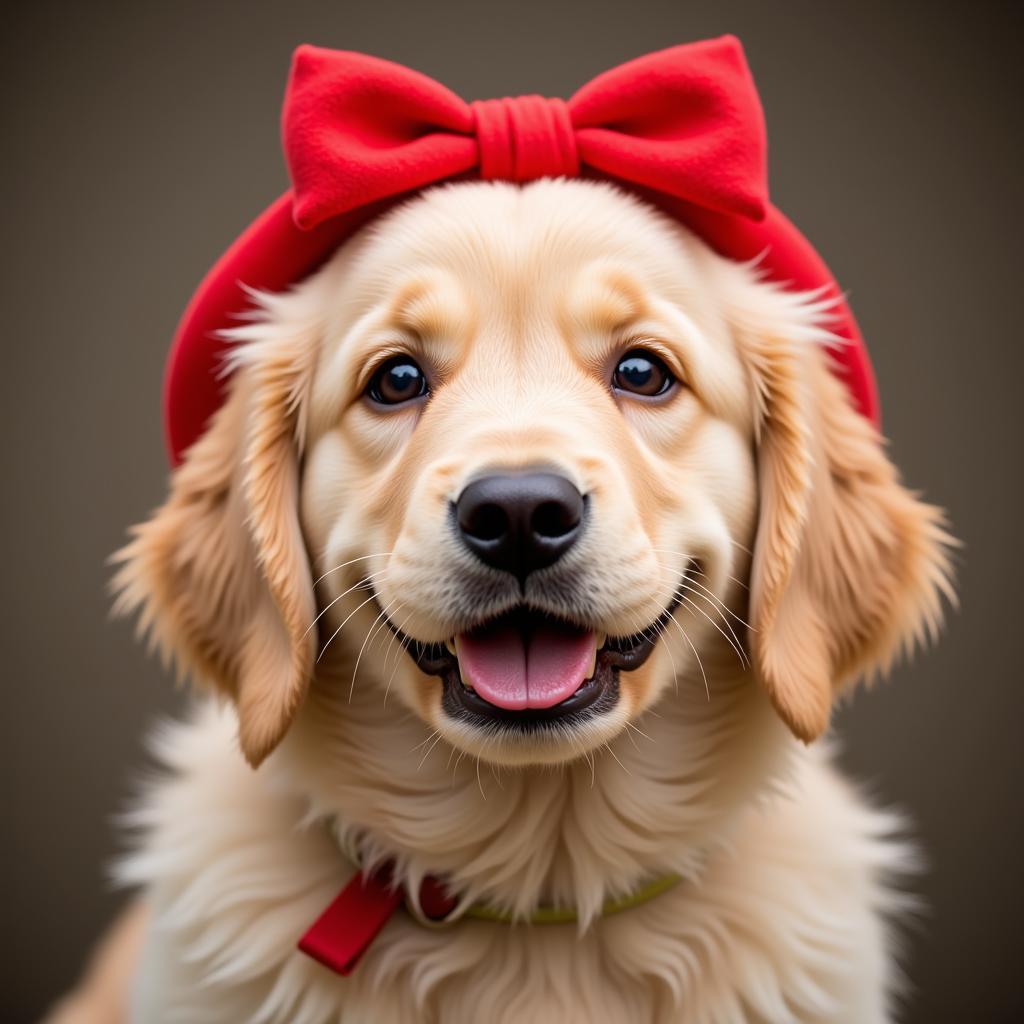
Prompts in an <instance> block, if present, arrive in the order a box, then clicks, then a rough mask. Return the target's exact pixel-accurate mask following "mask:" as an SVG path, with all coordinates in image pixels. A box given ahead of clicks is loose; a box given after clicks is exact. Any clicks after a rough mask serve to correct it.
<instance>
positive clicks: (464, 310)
mask: <svg viewBox="0 0 1024 1024" xmlns="http://www.w3.org/2000/svg"><path fill="white" fill-rule="evenodd" d="M392 316H393V318H394V320H395V322H396V323H397V324H399V325H400V326H401V327H403V328H405V329H406V330H408V331H411V332H413V333H414V334H417V335H419V336H420V337H422V338H445V337H449V338H450V337H458V336H461V335H462V334H463V333H464V332H465V331H466V328H467V326H468V319H469V309H468V307H467V304H466V302H465V301H464V299H463V296H462V295H461V294H460V289H458V287H457V286H456V284H455V282H453V281H451V280H450V279H448V278H447V277H441V276H434V275H431V276H429V277H425V278H417V280H415V281H410V282H409V283H408V284H406V285H405V286H404V287H403V288H402V289H401V291H400V292H399V293H398V295H397V296H396V298H395V302H394V305H393V307H392Z"/></svg>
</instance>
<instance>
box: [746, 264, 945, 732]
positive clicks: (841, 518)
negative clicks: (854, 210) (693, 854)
mask: <svg viewBox="0 0 1024 1024" xmlns="http://www.w3.org/2000/svg"><path fill="white" fill-rule="evenodd" d="M758 290H759V292H760V293H761V294H760V297H759V301H760V302H761V303H762V308H761V309H760V310H756V309H752V308H750V307H748V309H747V310H746V311H745V313H744V314H743V315H742V317H741V319H742V320H743V329H742V330H741V331H740V335H741V339H742V343H743V346H744V348H745V350H746V353H747V356H748V358H749V359H750V365H751V367H752V372H753V374H754V379H755V387H756V390H757V392H758V394H759V396H760V399H761V407H760V410H759V427H758V440H757V458H758V476H759V490H760V513H759V520H758V526H757V536H756V540H755V546H754V552H753V556H754V558H753V567H752V572H751V591H750V595H751V596H750V600H751V605H750V613H751V625H752V627H753V632H752V637H751V643H752V647H753V653H754V662H755V666H756V669H757V672H758V674H759V676H760V677H761V680H762V682H763V684H764V686H765V687H766V688H767V690H768V693H769V695H770V697H771V699H772V702H773V704H774V705H775V708H776V710H777V711H778V713H779V715H780V716H781V717H782V719H783V720H784V721H785V722H786V724H787V725H788V726H789V728H790V729H791V730H792V731H793V732H794V733H795V734H796V735H797V736H798V737H799V738H800V739H802V740H804V741H805V742H810V741H811V740H813V739H815V738H816V737H818V736H820V735H821V733H822V732H824V731H825V729H826V728H827V726H828V722H829V716H830V712H831V708H832V702H833V697H834V694H835V692H836V690H837V689H838V687H839V686H841V685H842V683H844V682H846V681H848V680H850V679H852V678H854V677H856V676H858V675H862V674H869V675H870V674H872V673H874V672H876V671H879V670H882V671H884V670H886V669H888V667H889V666H890V664H891V662H892V660H893V657H894V655H895V654H896V653H897V652H898V651H899V650H900V649H901V648H905V649H907V650H910V649H911V648H912V647H913V646H914V645H915V643H917V642H920V641H921V640H922V639H923V638H924V636H925V635H926V634H927V635H928V636H929V637H933V636H934V635H935V633H936V632H937V630H938V627H939V625H940V623H941V619H942V601H941V595H943V594H944V595H946V597H947V598H949V599H950V600H953V592H952V586H951V582H950V564H949V556H948V553H949V547H950V545H951V544H952V543H953V541H952V539H951V538H950V536H949V534H948V533H947V532H946V531H945V528H944V526H945V517H944V514H943V513H942V511H941V510H940V509H937V508H935V507H934V506H931V505H927V504H924V503H923V502H921V501H919V500H918V499H917V497H916V496H915V495H914V494H912V493H911V492H909V491H908V490H907V489H906V488H904V487H903V486H902V484H901V483H900V479H899V475H898V473H897V471H896V469H895V467H894V466H893V465H892V463H891V462H890V461H889V459H888V457H887V456H886V453H885V450H884V447H883V441H882V439H881V437H880V436H879V434H878V432H877V431H876V429H875V427H874V426H873V425H872V424H871V423H869V422H868V420H867V419H865V417H864V416H863V415H861V414H860V413H859V412H858V411H856V410H855V409H854V408H853V407H852V405H851V402H850V399H849V396H848V394H847V391H846V388H845V386H844V385H843V384H842V383H841V381H839V379H838V378H837V377H836V375H835V374H834V373H833V372H832V370H831V369H830V367H829V365H828V359H829V355H828V352H827V349H826V348H825V346H824V345H823V344H822V342H823V341H824V340H826V339H827V338H828V335H826V334H825V332H824V331H822V330H821V329H819V328H817V327H816V326H815V321H816V320H820V318H821V313H822V308H821V306H820V304H819V305H817V306H815V305H814V304H813V303H808V302H806V301H801V300H800V299H799V298H798V297H795V296H792V295H787V294H786V293H783V292H781V291H779V290H777V289H773V288H771V287H770V286H766V285H763V284H760V285H758Z"/></svg>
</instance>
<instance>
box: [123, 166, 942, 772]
mask: <svg viewBox="0 0 1024 1024" xmlns="http://www.w3.org/2000/svg"><path fill="white" fill-rule="evenodd" d="M824 324H827V309H824V308H822V306H821V305H820V304H816V303H815V302H814V301H813V300H811V299H809V298H807V297H806V296H799V295H794V294H791V293H788V292H786V291H784V290H783V289H781V288H779V287H777V286H772V285H769V284H766V283H764V282H762V281H760V280H759V279H758V275H757V272H756V270H755V269H753V268H751V267H749V266H741V265H737V264H735V263H732V262H729V261H727V260H724V259H722V258H719V257H717V256H715V255H714V254H713V253H712V252H711V251H710V250H709V249H708V248H707V247H706V246H705V245H704V244H703V243H701V242H700V241H698V240H697V239H695V238H694V237H693V236H692V235H690V234H689V233H688V232H687V231H685V230H684V229H683V228H681V227H679V226H677V225H676V224H674V223H672V222H670V221H668V220H667V219H665V218H664V217H662V216H660V215H658V214H656V213H655V212H653V211H652V210H650V209H648V208H647V207H645V206H643V205H642V204H641V203H639V202H638V201H635V200H632V199H630V198H628V197H626V196H624V195H623V194H621V193H619V192H616V191H614V190H613V189H611V188H609V187H606V186H599V185H595V184H588V183H582V182H566V181H546V182H538V183H535V184H532V185H529V186H527V187H524V188H518V187H512V186H506V185H483V184H462V185H455V186H448V187H445V188H441V189H438V190H434V191H432V192H429V193H427V194H425V195H423V196H421V197H419V198H417V199H415V200H413V201H411V202H409V203H408V204H406V205H405V206H403V207H402V208H400V209H398V210H396V211H394V212H392V213H391V214H389V215H388V216H386V217H385V218H384V219H382V220H381V221H379V222H378V223H377V224H376V225H375V226H374V227H372V228H371V229H369V230H368V231H366V232H364V233H363V234H362V235H360V236H359V237H357V238H356V239H354V240H353V241H351V242H349V243H347V244H346V245H345V246H344V247H343V248H342V249H341V250H340V251H339V252H338V254H337V255H336V256H335V257H334V258H333V259H332V260H331V261H330V262H329V263H328V264H327V266H325V267H324V268H323V270H321V271H320V272H319V273H318V274H317V275H316V276H314V277H313V278H311V279H309V280H308V281H306V282H305V283H303V284H302V285H300V286H299V287H298V288H296V289H295V290H294V291H293V292H291V293H288V294H285V295H280V296H267V297H265V298H264V299H263V315H262V318H261V319H260V320H259V321H258V322H255V323H252V324H248V325H246V326H245V327H243V328H240V329H239V330H238V331H236V332H235V334H236V335H237V340H238V341H239V345H238V347H237V348H236V349H235V351H234V353H233V355H232V364H233V375H232V379H231V387H230V394H229V397H228V400H227V402H226V403H225V405H224V406H223V407H222V408H221V410H220V411H219V412H218V414H217V415H216V417H215V419H214V420H213V422H212V423H211V425H210V427H209V429H208V430H207V432H206V434H205V435H204V436H203V437H202V438H201V439H200V440H199V441H198V442H197V443H196V444H195V445H194V446H193V447H192V449H191V450H190V451H189V452H188V454H187V456H186V458H185V460H184V463H183V464H182V466H181V467H180V468H179V469H177V470H176V471H175V473H174V476H173V479H172V486H171V495H170V498H169V500H168V501H167V503H166V504H165V505H164V506H163V507H162V508H161V509H160V510H159V511H158V512H157V513H156V515H155V516H154V517H153V518H152V519H151V520H150V521H149V522H148V523H146V524H144V525H143V526H141V527H140V528H138V531H137V534H136V537H135V539H134V540H133V542H132V543H131V544H130V545H129V547H128V548H127V549H126V550H125V552H124V557H125V560H126V564H125V566H124V568H123V569H122V572H121V576H120V584H121V587H122V589H123V601H124V603H125V604H126V605H133V604H139V605H142V606H143V608H144V613H143V620H144V622H145V623H147V624H151V625H152V626H153V627H154V629H155V631H156V635H157V637H158V638H159V639H160V641H161V642H162V643H163V644H164V645H165V646H166V647H167V648H168V649H170V650H171V651H173V652H174V653H175V654H176V655H178V656H180V657H181V658H182V659H183V661H184V662H185V663H186V664H187V665H188V666H189V667H190V668H191V669H193V670H194V671H195V672H196V673H197V674H198V675H199V676H200V677H202V678H204V679H206V680H208V681H209V682H211V683H212V684H213V685H214V686H216V687H217V688H218V689H220V690H221V691H223V692H225V693H227V694H228V695H230V697H231V698H232V699H233V700H234V702H235V703H236V705H237V709H238V717H239V727H240V738H241V745H242V748H243V750H244V752H245V754H246V756H247V757H248V759H249V760H250V761H251V762H252V763H253V764H258V763H259V762H260V761H261V760H262V759H263V758H264V757H265V756H266V755H267V754H268V753H269V752H270V751H271V750H272V749H273V748H274V747H275V745H276V744H277V743H278V742H279V740H280V739H281V737H282V736H283V735H284V733H285V731H286V729H287V728H288V726H289V723H290V721H291V720H292V718H293V716H294V715H295V713H296V710H297V708H298V707H299V706H300V704H301V702H302V701H303V697H304V695H305V693H306V691H307V687H308V686H309V683H310V680H311V679H312V678H313V677H314V676H316V677H318V678H319V677H320V675H324V676H325V677H326V676H330V677H331V679H332V680H333V681H332V682H331V683H330V684H329V685H333V686H338V685H341V684H340V683H339V680H342V679H345V685H346V686H347V685H349V684H348V682H347V680H348V677H351V678H352V679H353V680H357V683H356V685H358V686H360V687H364V686H371V687H377V688H379V692H380V699H381V700H384V699H385V695H386V692H387V691H388V690H390V691H391V692H392V693H394V694H395V695H397V696H398V697H400V699H401V701H402V703H403V704H404V705H405V706H406V708H408V709H411V710H412V711H413V712H415V713H416V714H417V715H419V716H420V717H421V718H422V719H423V720H424V721H425V722H426V723H427V724H428V725H429V726H431V727H432V728H433V729H434V730H436V731H437V732H438V733H439V734H440V735H441V736H442V737H443V738H444V739H445V740H447V741H448V742H449V743H450V744H451V745H452V746H454V747H456V748H459V749H462V750H466V751H469V752H471V753H473V754H475V755H478V756H484V757H487V758H489V759H491V760H494V761H498V762H503V763H524V762H552V761H563V760H569V759H573V758H575V757H577V756H579V755H581V754H582V753H585V752H587V751H589V750H591V749H593V748H595V747H597V746H599V745H602V744H605V743H608V742H609V741H610V740H611V739H612V738H613V737H614V736H615V735H616V734H617V733H619V732H620V731H621V730H623V729H625V728H626V727H627V725H629V724H630V723H631V722H632V721H633V720H634V719H635V718H636V717H637V716H638V715H640V714H641V713H642V712H643V711H644V710H645V709H648V708H650V707H651V706H652V705H653V704H655V703H656V702H657V701H658V700H659V698H660V697H662V695H663V694H665V693H666V691H668V692H669V693H671V692H672V688H673V685H676V686H684V685H685V686H687V687H693V686H695V685H696V686H699V687H700V690H701V693H702V695H703V693H704V690H705V687H706V686H707V687H708V691H707V696H708V699H711V697H712V692H711V690H712V688H713V687H714V686H715V685H716V683H715V679H710V682H709V678H708V677H707V665H703V664H702V663H703V662H710V663H712V664H715V665H718V666H721V665H722V664H724V662H723V661H722V659H721V658H720V657H718V655H717V653H716V652H725V653H726V654H727V655H728V658H730V659H732V665H731V666H730V667H729V669H728V672H729V673H730V674H731V675H730V678H741V679H742V680H743V681H744V683H745V682H746V681H748V680H751V679H757V680H759V682H760V684H761V685H762V686H763V687H764V688H765V690H766V691H767V693H768V695H769V696H770V698H771V701H772V703H773V704H774V707H775V708H776V710H777V712H778V714H779V715H780V716H781V718H782V719H783V720H784V721H785V723H786V724H787V725H788V726H789V728H790V729H791V730H792V731H793V732H794V733H795V734H796V735H797V736H799V737H800V738H801V739H803V740H811V739H814V738H815V737H816V736H818V735H819V734H820V733H821V732H822V731H823V730H824V729H825V728H826V726H827V724H828V720H829V713H830V708H831V705H832V702H833V698H834V695H835V693H836V691H837V688H838V687H839V686H840V685H841V684H842V683H844V682H845V681H847V680H849V679H851V678H852V677H854V676H856V675H858V674H860V673H864V672H867V671H871V670H872V669H874V668H876V667H880V666H884V665H886V664H887V662H888V661H889V659H890V658H891V656H892V655H893V653H894V652H895V651H896V650H897V649H898V648H899V647H900V646H901V644H904V643H907V642H910V641H912V640H913V639H914V638H915V637H916V636H918V635H919V634H920V632H921V631H922V630H923V629H927V628H934V627H935V625H936V623H937V621H938V618H939V615H940V603H939V595H940V593H941V592H942V591H943V590H948V582H947V577H948V566H947V560H946V556H945V543H946V537H945V534H944V533H943V530H942V526H941V517H940V515H939V513H938V512H937V511H936V510H935V509H934V508H932V507H930V506H927V505H924V504H922V503H920V502H919V501H918V500H916V498H915V497H914V496H912V495H911V494H910V493H908V492H907V491H906V490H905V489H904V488H903V487H902V486H901V485H900V483H899V481H898V478H897V474H896V472H895V471H894V469H893V467H892V465H891V464H890V462H889V461H888V459H887V458H886V455H885V452H884V450H883V446H882V443H881V441H880V439H879V437H878V436H877V434H876V432H875V430H874V428H873V427H872V426H871V425H870V424H869V423H868V422H867V421H866V420H865V419H864V418H863V417H862V416H860V415H859V414H858V413H857V412H855V411H854V410H853V409H852V407H851V405H850V403H849V400H848V398H847V395H846V393H845V391H844V388H843V386H842V384H841V383H840V382H839V381H838V380H837V379H836V378H835V376H834V375H833V373H832V372H831V370H830V369H829V366H828V360H829V354H828V351H827V346H828V344H829V343H830V337H829V335H828V334H827V331H826V330H825V328H824V326H823V325H824ZM402 648H404V650H405V652H406V654H405V655H400V653H399V652H400V651H401V649H402ZM389 655H390V657H391V660H390V661H389V660H388V656H389ZM318 658H322V660H321V661H320V665H321V666H324V668H323V671H322V672H318V669H317V662H318ZM748 658H749V661H750V663H751V664H750V668H749V671H748V670H747V668H745V667H744V666H745V662H746V661H747V659H748ZM357 661H358V662H359V663H361V664H362V666H363V667H362V668H360V669H359V674H358V676H357V675H356V667H357V665H356V663H357ZM339 665H343V666H345V671H344V672H339V671H337V667H338V666H339ZM328 666H332V668H331V669H328ZM751 685H753V684H751Z"/></svg>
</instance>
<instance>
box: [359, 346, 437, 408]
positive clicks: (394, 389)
mask: <svg viewBox="0 0 1024 1024" xmlns="http://www.w3.org/2000/svg"><path fill="white" fill-rule="evenodd" d="M428 390H429V389H428V388H427V378H426V375H425V374H424V373H423V371H422V370H421V369H420V368H419V365H418V364H417V363H416V361H415V360H414V359H411V358H410V357H409V356H395V357H394V358H392V359H389V360H388V361H387V362H386V363H385V364H384V365H383V366H382V367H381V368H380V369H379V370H378V371H377V372H376V373H375V374H374V375H373V377H372V378H371V380H370V386H369V387H368V388H367V389H366V393H367V394H368V395H369V396H370V398H372V399H373V400H374V401H375V402H379V403H380V404H381V405H400V404H401V403H402V402H408V401H411V400H412V399H413V398H419V397H420V396H421V395H425V394H426V393H427V391H428Z"/></svg>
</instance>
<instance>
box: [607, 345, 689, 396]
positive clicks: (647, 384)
mask: <svg viewBox="0 0 1024 1024" xmlns="http://www.w3.org/2000/svg"><path fill="white" fill-rule="evenodd" d="M675 381H676V379H675V377H674V376H673V375H672V371H671V370H669V368H668V367H667V366H666V365H665V364H664V363H663V362H662V361H661V360H660V359H659V358H658V357H657V356H656V355H654V353H653V352H647V351H645V350H644V349H642V348H635V349H633V350H632V351H630V352H627V353H626V354H625V355H624V356H623V357H622V358H621V359H620V360H619V362H618V365H617V366H616V367H615V373H614V374H612V387H614V388H615V389H616V390H617V391H627V392H629V393H630V394H633V395H643V396H645V397H647V398H653V397H654V396H655V395H663V394H665V392H666V391H668V389H669V388H670V387H672V385H673V384H674V383H675Z"/></svg>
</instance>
